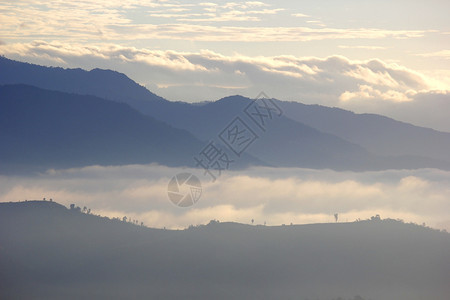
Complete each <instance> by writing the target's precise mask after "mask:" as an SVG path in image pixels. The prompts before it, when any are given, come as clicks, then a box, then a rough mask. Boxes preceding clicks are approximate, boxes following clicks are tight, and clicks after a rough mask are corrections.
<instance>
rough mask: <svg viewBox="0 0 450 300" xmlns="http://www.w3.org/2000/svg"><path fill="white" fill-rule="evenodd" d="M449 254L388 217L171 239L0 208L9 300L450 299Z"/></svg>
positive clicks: (443, 238) (56, 211)
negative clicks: (386, 218)
mask: <svg viewBox="0 0 450 300" xmlns="http://www.w3.org/2000/svg"><path fill="white" fill-rule="evenodd" d="M448 249H450V235H449V234H448V233H443V232H439V231H436V230H432V229H429V228H425V227H421V226H418V225H413V224H404V223H402V222H399V221H394V220H380V219H378V218H374V220H372V221H360V222H355V223H338V224H312V225H293V226H273V227H269V226H267V227H266V226H250V225H244V224H237V223H218V222H217V221H214V222H211V223H210V224H208V225H205V226H198V227H193V228H189V229H187V230H161V229H150V228H145V227H142V226H136V225H132V224H130V223H125V222H122V221H119V220H110V219H107V218H101V217H98V216H95V215H88V214H85V213H81V212H79V211H77V210H75V209H74V210H70V209H67V208H65V207H64V206H62V205H59V204H57V203H54V202H43V201H28V202H20V203H0V298H1V299H141V298H142V299H302V300H304V299H323V300H325V299H327V300H328V299H329V300H331V299H337V298H338V297H339V296H340V297H344V299H359V300H360V299H363V298H364V299H396V300H419V299H433V300H447V299H448V295H450V287H449V285H448V274H450V252H449V251H448ZM356 295H360V296H362V297H363V298H361V297H355V296H356Z"/></svg>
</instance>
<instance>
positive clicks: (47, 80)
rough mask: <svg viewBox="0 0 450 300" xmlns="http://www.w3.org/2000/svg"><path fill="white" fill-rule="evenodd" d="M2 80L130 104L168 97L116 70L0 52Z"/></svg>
mask: <svg viewBox="0 0 450 300" xmlns="http://www.w3.org/2000/svg"><path fill="white" fill-rule="evenodd" d="M5 84H26V85H33V86H36V87H39V88H42V89H47V90H55V91H61V92H68V93H75V94H80V95H93V96H97V97H100V98H104V99H108V100H114V101H118V102H126V103H128V104H130V105H131V106H133V107H134V106H136V105H138V104H139V103H140V102H145V101H154V102H166V101H167V100H164V99H163V98H161V97H159V96H156V95H155V94H153V93H152V92H150V91H149V90H147V89H146V88H145V87H143V86H141V85H139V84H137V83H136V82H134V81H133V80H131V79H130V78H128V77H127V76H126V75H125V74H122V73H119V72H116V71H112V70H102V69H93V70H91V71H86V70H83V69H63V68H55V67H44V66H39V65H34V64H29V63H24V62H18V61H14V60H11V59H8V58H6V57H3V56H0V85H5Z"/></svg>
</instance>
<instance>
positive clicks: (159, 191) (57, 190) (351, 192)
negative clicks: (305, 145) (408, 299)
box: [0, 165, 450, 230]
mask: <svg viewBox="0 0 450 300" xmlns="http://www.w3.org/2000/svg"><path fill="white" fill-rule="evenodd" d="M179 172H193V173H194V174H197V175H198V177H199V178H200V179H201V180H202V184H203V195H202V198H201V199H200V201H199V202H198V203H197V204H196V205H195V206H193V207H191V208H187V209H186V208H184V209H182V208H179V207H176V206H174V205H173V204H172V203H171V202H170V201H169V199H168V197H167V184H168V182H169V179H170V178H171V177H172V176H173V175H175V174H177V173H179ZM202 174H203V173H202V172H201V170H193V169H182V170H180V169H177V168H173V169H172V168H167V167H163V166H157V165H145V166H143V165H131V166H122V167H99V166H92V167H86V168H82V169H70V170H59V171H54V170H53V171H49V172H47V173H45V174H41V175H40V176H37V177H5V176H2V177H1V178H0V191H1V192H0V201H2V202H7V201H23V200H25V199H28V200H32V199H42V198H43V197H46V198H47V199H48V198H53V199H54V200H55V201H57V202H59V203H62V204H64V205H66V206H69V205H70V204H71V203H75V204H76V205H78V206H80V207H83V206H87V207H89V208H91V210H92V212H93V213H94V214H100V215H107V216H109V217H120V218H122V217H123V216H128V217H131V218H133V219H138V220H139V221H143V222H144V223H145V224H146V225H148V226H153V227H159V228H162V227H168V228H184V227H187V226H188V225H190V224H194V225H195V224H204V223H207V222H208V221H209V220H211V219H218V220H220V221H237V222H242V223H249V222H250V220H251V219H255V220H256V224H263V223H264V222H267V224H268V225H280V224H290V223H291V222H292V223H315V222H332V221H333V214H334V213H339V214H340V220H342V221H345V220H348V221H354V220H355V219H357V218H361V219H365V218H369V217H371V216H373V215H375V214H380V215H381V216H382V217H384V218H387V217H390V218H402V219H405V221H408V222H409V221H413V222H417V223H420V224H421V223H423V222H426V223H427V224H429V225H431V226H434V227H438V228H446V229H447V230H449V229H450V228H449V227H445V226H447V225H445V224H449V221H450V214H449V211H450V200H449V199H450V197H449V196H450V188H449V187H450V184H449V183H450V172H445V171H440V170H432V169H422V170H416V171H384V172H365V173H353V172H334V171H318V170H307V169H272V168H254V169H248V170H246V171H239V172H237V171H229V172H227V173H226V174H225V173H224V174H223V175H222V176H221V177H220V178H219V179H218V180H217V181H216V182H214V183H212V182H210V181H208V178H207V177H203V176H202Z"/></svg>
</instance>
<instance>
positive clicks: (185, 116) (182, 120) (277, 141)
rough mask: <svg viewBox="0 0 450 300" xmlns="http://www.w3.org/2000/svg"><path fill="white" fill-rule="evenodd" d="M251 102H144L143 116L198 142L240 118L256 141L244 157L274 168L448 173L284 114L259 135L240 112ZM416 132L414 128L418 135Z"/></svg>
mask: <svg viewBox="0 0 450 300" xmlns="http://www.w3.org/2000/svg"><path fill="white" fill-rule="evenodd" d="M251 101H253V100H252V99H249V98H245V97H242V96H230V97H226V98H223V99H220V100H218V101H215V102H209V103H205V104H202V105H191V106H190V107H188V108H187V107H186V104H185V103H179V104H178V103H172V104H171V107H170V109H160V108H161V107H162V106H164V107H167V106H168V104H164V103H163V104H162V103H148V105H147V107H148V110H144V111H143V112H144V113H146V114H148V115H154V117H155V118H158V119H160V120H163V121H164V122H167V123H169V124H172V125H173V126H175V127H178V128H185V129H187V130H188V131H190V132H192V133H193V134H194V135H196V136H198V137H199V138H201V139H208V138H210V139H211V138H214V137H217V136H218V134H219V133H220V132H222V130H224V129H225V128H226V127H227V125H228V124H229V123H230V122H231V121H232V120H233V119H234V118H235V117H236V116H240V117H242V119H244V120H245V121H246V123H247V124H248V125H249V126H251V127H253V129H254V130H255V132H256V133H257V134H258V135H259V137H260V138H259V139H258V140H257V141H256V142H255V143H254V145H252V146H251V147H249V149H248V153H250V154H251V155H254V156H256V157H258V158H260V159H261V160H263V161H265V162H267V163H269V164H270V165H272V166H277V167H306V168H330V169H335V170H355V171H362V170H384V169H414V168H422V167H434V168H442V169H450V163H449V162H446V161H443V159H435V158H428V157H423V156H419V155H409V154H406V155H405V154H403V155H401V154H389V155H388V154H386V155H377V154H374V153H377V152H375V151H374V152H370V151H367V150H366V149H365V148H363V147H361V146H359V145H358V144H356V143H351V142H348V141H347V140H345V139H343V138H341V137H338V136H336V135H333V134H330V133H324V132H322V131H319V130H317V129H315V128H313V127H310V126H308V125H305V124H303V123H301V122H300V121H301V120H300V121H294V120H293V119H290V118H287V117H286V116H287V115H288V114H286V112H285V110H284V109H283V115H282V116H281V117H274V118H273V120H267V126H266V128H265V129H266V131H261V130H259V129H258V128H257V127H256V126H255V124H254V123H252V122H251V121H249V120H248V119H245V115H244V109H245V108H246V107H247V105H248V104H249V103H251ZM277 103H280V101H277ZM280 106H281V105H280ZM150 107H153V108H152V109H150ZM281 107H282V106H281ZM161 112H163V113H161ZM243 115H244V116H243ZM392 121H393V120H392ZM394 122H396V121H394ZM397 123H400V122H397ZM336 126H338V125H336ZM421 129H422V128H418V131H420V130H421ZM411 138H412V137H411ZM449 140H450V139H449Z"/></svg>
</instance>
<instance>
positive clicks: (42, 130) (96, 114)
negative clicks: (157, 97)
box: [0, 85, 204, 172]
mask: <svg viewBox="0 0 450 300" xmlns="http://www.w3.org/2000/svg"><path fill="white" fill-rule="evenodd" d="M0 143H1V145H2V146H1V147H0V169H1V171H2V172H5V171H11V172H14V171H18V170H23V171H25V170H45V169H46V168H67V167H79V166H86V165H95V164H100V165H121V164H146V163H152V162H154V163H160V164H164V165H167V166H183V165H193V163H194V160H193V158H192V157H193V155H194V154H196V153H198V151H199V150H200V149H201V148H202V147H203V146H204V145H203V144H204V143H203V142H201V141H199V140H198V139H197V138H195V137H194V136H193V135H191V134H190V133H189V132H187V131H185V130H181V129H176V128H173V127H171V126H170V125H167V124H165V123H163V122H162V121H159V120H155V119H154V118H152V117H149V116H145V115H143V114H141V113H139V112H137V111H135V110H134V109H132V108H131V107H129V106H128V105H127V104H123V103H115V102H112V101H108V100H104V99H100V98H98V97H94V96H80V95H75V94H68V93H62V92H56V91H48V90H42V89H39V88H36V87H32V86H26V85H11V86H0Z"/></svg>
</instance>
